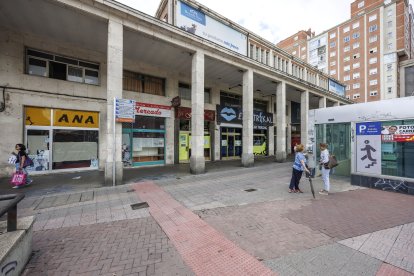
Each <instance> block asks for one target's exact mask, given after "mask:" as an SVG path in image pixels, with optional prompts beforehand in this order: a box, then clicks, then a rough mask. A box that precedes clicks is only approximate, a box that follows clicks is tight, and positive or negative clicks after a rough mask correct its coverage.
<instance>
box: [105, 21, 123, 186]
mask: <svg viewBox="0 0 414 276" xmlns="http://www.w3.org/2000/svg"><path fill="white" fill-rule="evenodd" d="M123 36H124V30H123V26H122V23H120V22H117V21H114V20H109V22H108V45H107V46H108V49H107V54H108V56H107V63H108V66H107V92H106V98H107V104H106V107H107V120H106V125H107V128H106V129H107V132H106V135H105V136H106V142H107V158H106V163H105V184H106V185H112V184H113V178H114V177H115V185H121V184H122V177H123V165H122V124H120V123H116V124H115V125H114V98H122V67H123V64H122V63H123ZM114 128H115V137H114ZM114 138H115V140H114ZM114 162H115V163H114ZM114 167H115V170H114ZM114 171H115V176H114Z"/></svg>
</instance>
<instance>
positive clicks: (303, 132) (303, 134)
mask: <svg viewBox="0 0 414 276" xmlns="http://www.w3.org/2000/svg"><path fill="white" fill-rule="evenodd" d="M308 112H309V91H304V92H302V93H301V95H300V142H301V144H303V145H304V146H305V147H306V144H307V142H308Z"/></svg>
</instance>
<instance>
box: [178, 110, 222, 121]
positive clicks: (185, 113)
mask: <svg viewBox="0 0 414 276" xmlns="http://www.w3.org/2000/svg"><path fill="white" fill-rule="evenodd" d="M176 117H177V118H179V119H184V120H190V119H191V108H188V107H178V108H176ZM215 117H216V113H215V112H214V111H213V110H204V121H214V120H215Z"/></svg>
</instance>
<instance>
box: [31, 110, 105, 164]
mask: <svg viewBox="0 0 414 276" xmlns="http://www.w3.org/2000/svg"><path fill="white" fill-rule="evenodd" d="M24 112H25V118H26V120H25V141H26V147H27V150H28V153H29V156H30V158H32V159H33V163H34V166H33V167H30V168H29V169H30V170H31V171H33V172H47V171H52V170H53V171H56V170H68V169H77V170H78V169H98V165H99V164H98V147H99V112H92V111H80V110H69V109H53V108H43V107H29V106H27V107H25V108H24Z"/></svg>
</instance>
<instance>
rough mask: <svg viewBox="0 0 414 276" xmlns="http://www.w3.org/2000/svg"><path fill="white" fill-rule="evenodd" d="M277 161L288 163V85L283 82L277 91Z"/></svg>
mask: <svg viewBox="0 0 414 276" xmlns="http://www.w3.org/2000/svg"><path fill="white" fill-rule="evenodd" d="M276 114H277V122H276V128H277V133H276V161H277V162H285V161H286V83H285V82H283V81H282V82H281V83H279V84H278V86H277V89H276Z"/></svg>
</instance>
